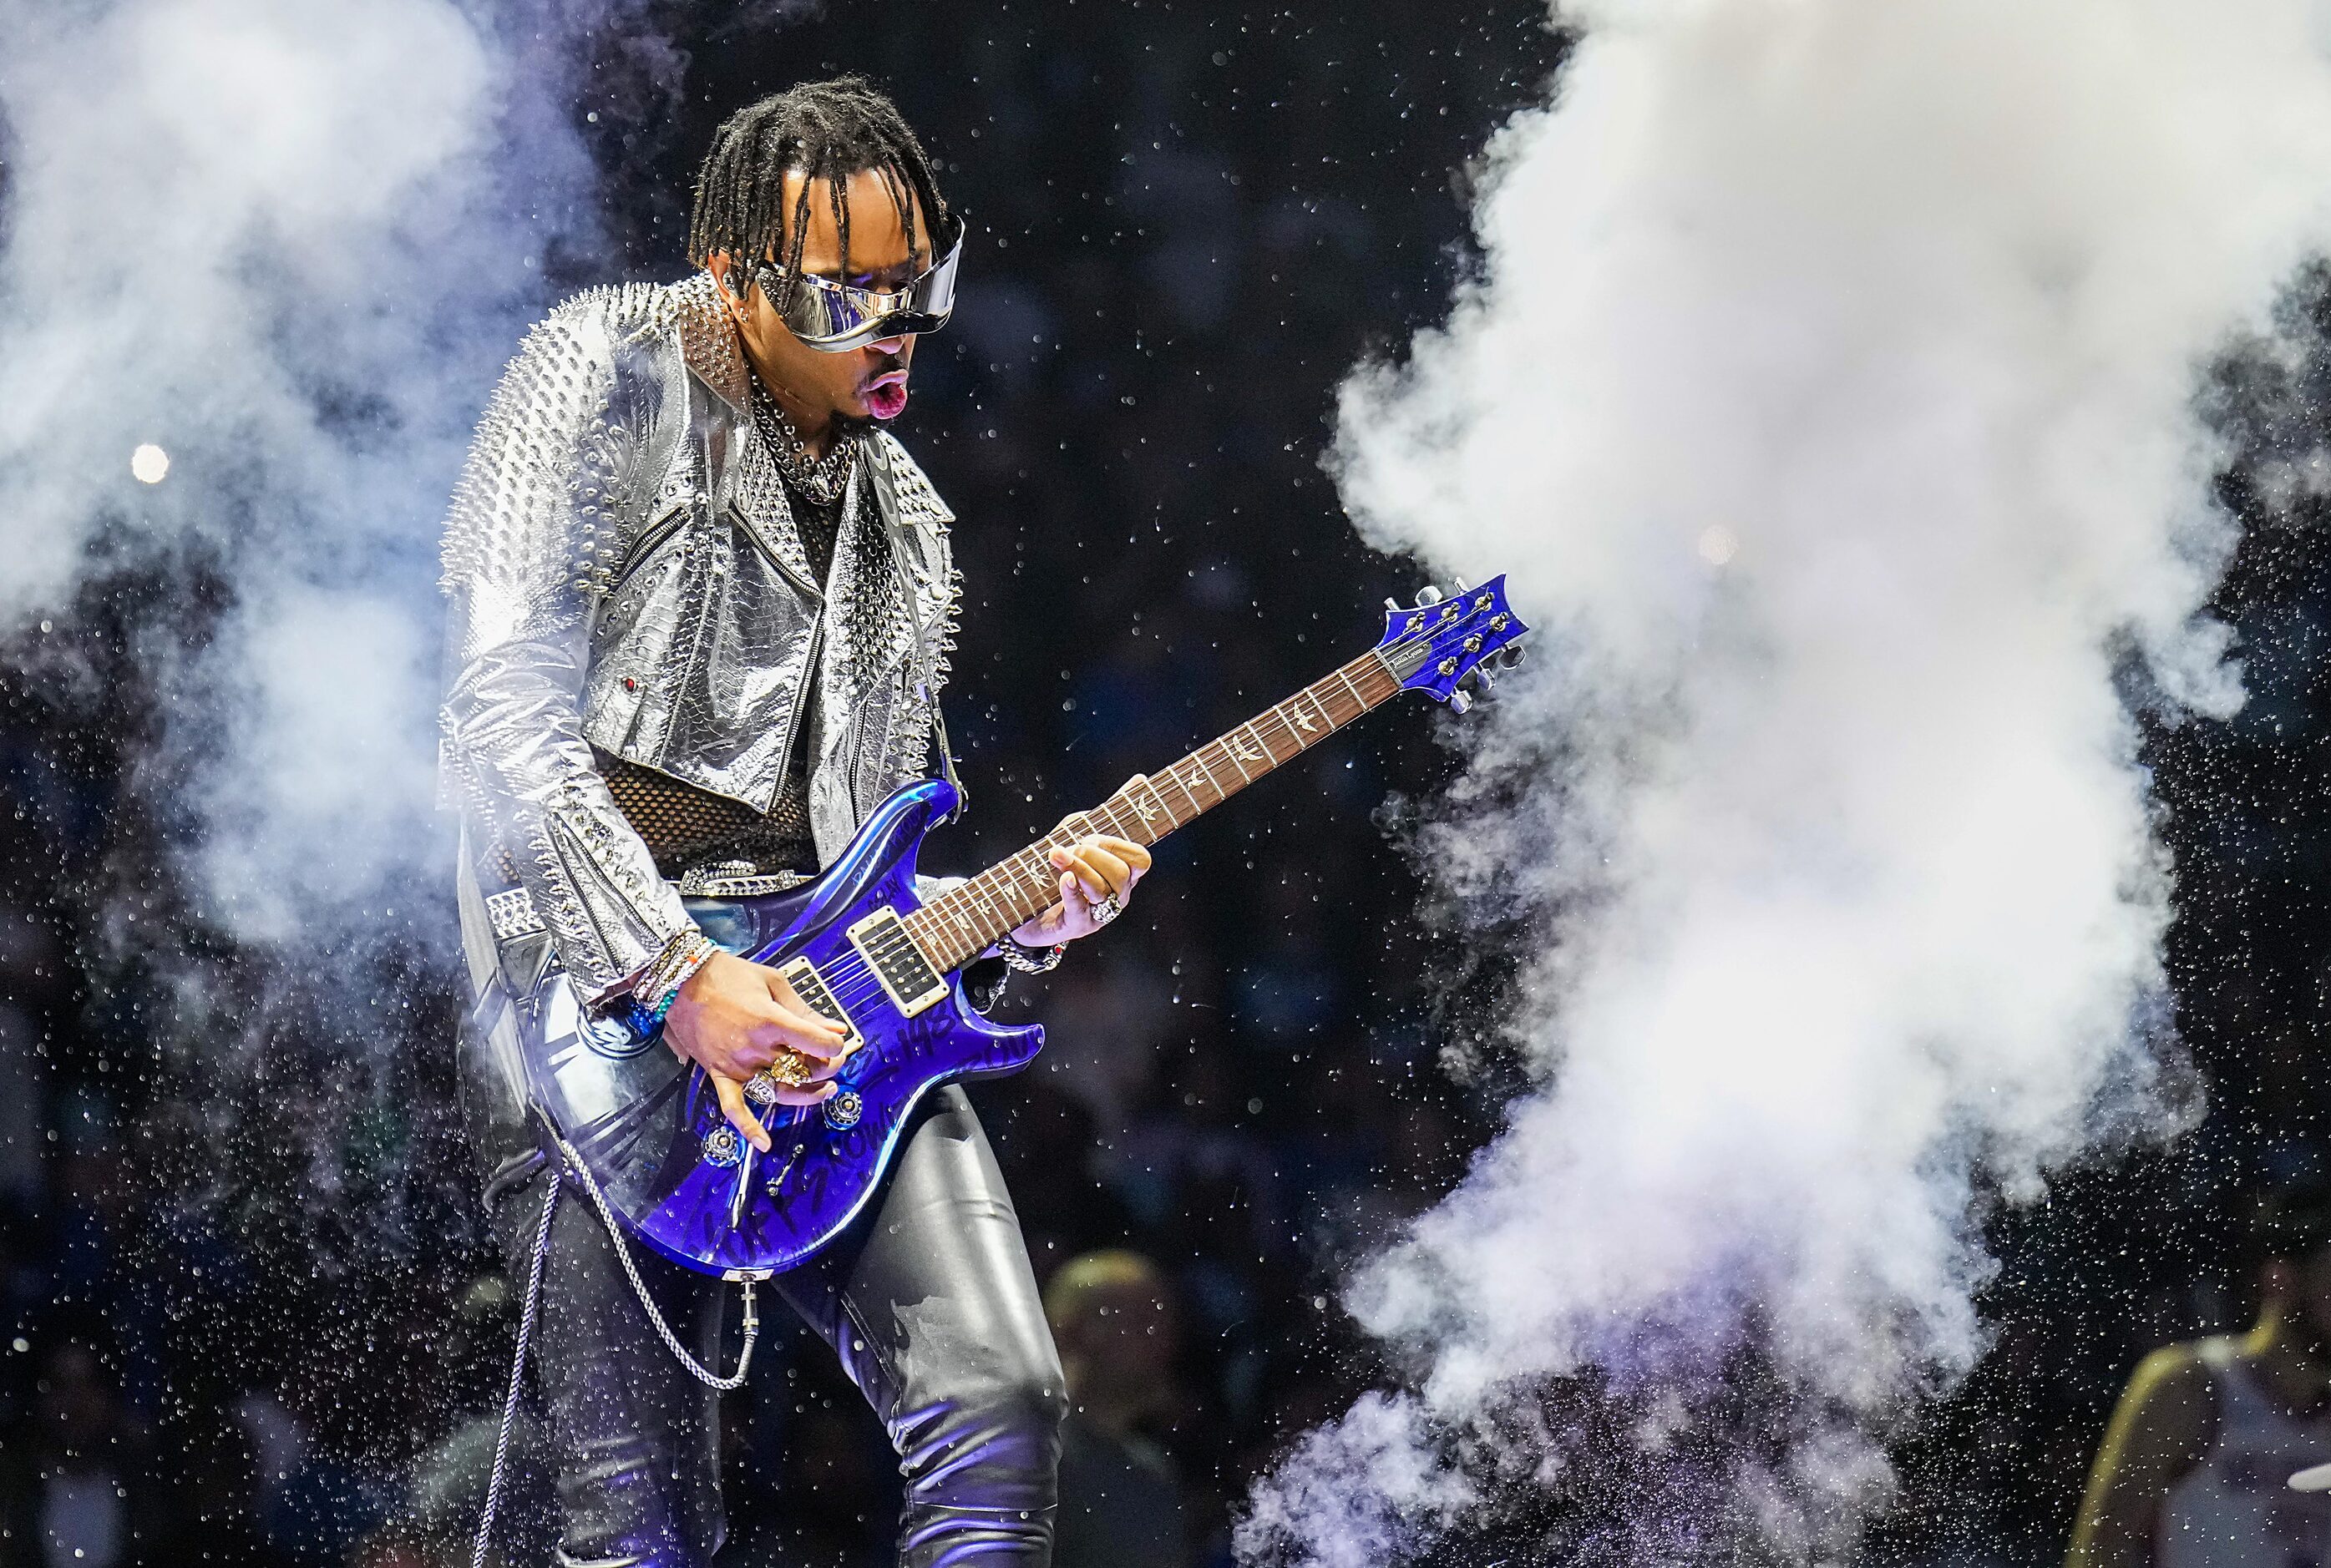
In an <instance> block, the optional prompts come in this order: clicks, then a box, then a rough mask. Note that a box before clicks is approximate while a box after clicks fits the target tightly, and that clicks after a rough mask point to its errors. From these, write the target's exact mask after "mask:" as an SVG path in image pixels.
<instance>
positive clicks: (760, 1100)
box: [745, 1050, 817, 1104]
mask: <svg viewBox="0 0 2331 1568" xmlns="http://www.w3.org/2000/svg"><path fill="white" fill-rule="evenodd" d="M816 1070H817V1068H816V1065H815V1064H814V1063H813V1062H812V1061H811V1060H810V1059H809V1058H808V1057H806V1056H804V1055H803V1054H802V1053H801V1052H800V1051H797V1050H781V1051H779V1052H778V1053H777V1060H775V1061H773V1062H771V1063H770V1064H769V1065H768V1066H766V1067H765V1068H763V1069H761V1070H760V1071H758V1072H756V1073H755V1074H754V1075H753V1076H752V1077H751V1078H748V1079H746V1080H745V1092H746V1095H747V1097H748V1098H751V1099H752V1100H754V1101H755V1102H756V1103H757V1104H766V1103H767V1102H768V1101H770V1100H772V1099H775V1098H776V1093H777V1086H778V1085H779V1084H783V1085H785V1087H786V1088H800V1087H801V1086H802V1085H804V1084H805V1083H807V1082H809V1080H810V1075H811V1074H812V1073H813V1072H815V1071H816ZM756 1088H757V1089H758V1090H759V1091H760V1092H759V1093H757V1094H756V1093H755V1092H754V1091H755V1090H756Z"/></svg>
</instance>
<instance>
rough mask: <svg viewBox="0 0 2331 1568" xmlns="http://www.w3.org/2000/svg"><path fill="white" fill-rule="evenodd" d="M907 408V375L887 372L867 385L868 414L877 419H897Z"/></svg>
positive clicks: (894, 371) (901, 371) (903, 372)
mask: <svg viewBox="0 0 2331 1568" xmlns="http://www.w3.org/2000/svg"><path fill="white" fill-rule="evenodd" d="M906 407H907V373H906V372H905V371H903V370H886V371H884V372H883V373H882V374H881V375H878V376H876V377H875V378H874V379H873V380H871V381H870V382H868V383H867V384H866V412H867V413H871V414H872V415H873V416H874V417H875V418H877V419H896V418H898V417H899V414H900V413H904V412H905V410H906Z"/></svg>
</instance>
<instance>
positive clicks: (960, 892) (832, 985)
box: [819, 611, 1479, 1012]
mask: <svg viewBox="0 0 2331 1568" xmlns="http://www.w3.org/2000/svg"><path fill="white" fill-rule="evenodd" d="M1475 613H1477V614H1478V613H1479V611H1476V612H1475ZM1431 641H1432V633H1423V632H1420V633H1412V634H1409V635H1406V636H1403V637H1401V638H1397V639H1395V640H1394V641H1392V642H1388V643H1385V644H1384V645H1382V646H1380V647H1378V648H1375V649H1372V650H1370V651H1369V654H1370V655H1373V656H1374V658H1375V662H1376V664H1377V666H1378V669H1379V670H1380V671H1381V672H1382V673H1384V674H1385V675H1388V676H1392V677H1393V678H1394V680H1395V682H1398V681H1399V679H1400V678H1399V676H1398V673H1397V671H1396V670H1394V668H1393V662H1392V659H1391V657H1390V655H1391V654H1393V653H1394V652H1399V651H1405V650H1406V649H1407V648H1410V647H1413V646H1415V645H1417V644H1420V643H1422V644H1426V645H1429V644H1430V643H1431ZM1367 657H1368V655H1364V656H1363V660H1365V658H1367ZM1352 662H1353V663H1359V662H1362V660H1353V661H1352ZM1371 673H1374V672H1371ZM1336 679H1341V680H1342V681H1343V682H1344V685H1345V686H1346V689H1349V690H1350V691H1351V693H1352V696H1353V699H1354V700H1355V702H1356V703H1357V704H1358V707H1357V708H1356V711H1355V712H1354V713H1353V714H1352V715H1351V716H1350V717H1347V718H1345V719H1342V720H1340V721H1339V720H1338V719H1337V718H1336V717H1335V716H1334V714H1333V713H1332V712H1331V711H1330V710H1329V709H1328V708H1327V704H1326V702H1325V701H1324V700H1322V699H1321V698H1319V697H1318V695H1317V694H1316V693H1314V692H1313V688H1314V687H1318V686H1324V685H1325V684H1327V682H1328V681H1330V680H1336ZM1402 689H1404V686H1403V685H1401V684H1396V685H1395V687H1394V689H1393V690H1392V691H1389V692H1386V693H1385V694H1384V697H1383V698H1378V699H1377V700H1376V702H1375V703H1370V702H1369V701H1368V700H1367V698H1365V695H1364V694H1362V693H1361V692H1360V690H1359V689H1358V688H1357V687H1356V686H1355V685H1354V684H1353V683H1352V679H1351V676H1350V674H1349V666H1348V665H1346V666H1343V667H1339V668H1338V669H1337V670H1335V671H1333V672H1332V673H1330V674H1329V675H1327V676H1324V677H1322V678H1321V679H1318V680H1316V681H1314V682H1312V684H1311V686H1309V687H1306V688H1304V689H1302V690H1300V691H1298V692H1296V693H1295V694H1294V695H1293V696H1291V697H1289V698H1284V699H1282V700H1281V701H1280V702H1278V703H1275V704H1273V705H1272V706H1271V708H1270V709H1269V710H1267V711H1266V712H1263V713H1261V714H1258V715H1256V716H1255V717H1252V718H1250V719H1248V720H1247V721H1246V722H1245V723H1243V724H1242V725H1239V726H1237V727H1233V728H1232V729H1230V730H1227V731H1225V732H1224V733H1223V735H1221V736H1216V737H1215V738H1214V739H1213V740H1211V741H1208V742H1207V743H1206V744H1205V745H1204V746H1199V747H1198V748H1197V749H1196V750H1195V751H1193V752H1191V753H1189V754H1187V755H1185V756H1184V757H1182V758H1180V759H1178V760H1177V761H1176V762H1175V763H1174V764H1172V765H1169V766H1168V767H1166V768H1165V769H1163V770H1161V772H1163V773H1165V774H1166V775H1168V776H1169V777H1171V778H1172V780H1173V782H1174V784H1175V786H1176V787H1177V788H1180V789H1182V792H1183V793H1184V794H1190V792H1189V789H1188V787H1187V785H1186V784H1185V781H1184V780H1183V779H1182V778H1181V777H1180V776H1179V774H1178V771H1177V770H1178V769H1179V768H1180V767H1181V766H1182V765H1183V764H1184V763H1188V762H1192V761H1195V762H1196V764H1197V765H1198V767H1199V769H1200V771H1201V772H1202V773H1203V774H1204V776H1205V778H1206V782H1207V784H1208V785H1209V787H1211V788H1212V789H1213V791H1214V794H1215V797H1216V799H1215V803H1216V804H1217V805H1219V804H1220V803H1222V802H1223V801H1226V800H1228V799H1229V798H1230V797H1231V795H1232V794H1236V793H1237V792H1236V791H1234V790H1225V789H1223V787H1222V786H1221V785H1220V784H1217V783H1215V782H1214V779H1213V774H1212V772H1211V771H1209V770H1207V769H1206V766H1205V763H1204V753H1205V752H1206V751H1207V750H1208V749H1209V748H1213V747H1219V748H1221V749H1222V750H1223V754H1224V755H1225V756H1227V757H1228V758H1229V759H1230V761H1231V765H1232V766H1233V767H1234V768H1236V769H1237V770H1238V772H1239V774H1240V776H1241V779H1242V784H1251V783H1252V782H1253V778H1252V775H1251V774H1248V773H1247V770H1246V768H1245V766H1244V765H1242V764H1241V763H1240V762H1239V760H1238V757H1237V755H1236V753H1235V751H1234V750H1233V749H1232V744H1231V743H1232V738H1233V737H1234V736H1237V735H1238V733H1239V731H1240V730H1244V731H1246V732H1247V735H1248V736H1249V738H1250V741H1251V744H1252V745H1253V746H1256V747H1258V748H1259V749H1260V750H1261V753H1262V755H1263V757H1264V758H1267V759H1268V760H1269V761H1270V767H1271V769H1276V768H1278V767H1280V766H1281V765H1282V764H1281V762H1280V758H1279V757H1278V755H1276V754H1275V753H1274V752H1273V751H1272V750H1271V746H1270V742H1269V741H1267V740H1265V739H1264V738H1263V736H1262V733H1261V727H1262V726H1266V725H1269V724H1271V723H1274V722H1275V723H1276V724H1277V725H1278V727H1279V728H1280V731H1281V732H1282V733H1283V734H1284V735H1285V736H1286V737H1287V742H1288V744H1289V746H1291V748H1292V749H1291V750H1290V751H1289V754H1288V760H1289V761H1291V760H1293V759H1294V758H1295V757H1297V756H1299V755H1302V754H1303V753H1304V752H1306V751H1308V750H1309V749H1310V747H1311V746H1315V745H1317V744H1318V742H1319V741H1320V740H1322V739H1325V738H1326V736H1314V737H1313V738H1311V739H1309V740H1307V739H1305V737H1304V736H1303V734H1302V732H1301V731H1299V729H1298V728H1297V727H1296V726H1295V724H1294V723H1293V722H1291V720H1290V719H1289V716H1288V715H1287V714H1286V713H1283V712H1282V711H1281V709H1283V708H1286V707H1287V706H1288V705H1289V703H1293V702H1299V701H1300V700H1301V698H1303V697H1304V696H1305V695H1306V693H1312V706H1313V708H1315V709H1317V710H1318V713H1319V715H1320V717H1323V718H1325V719H1326V720H1327V734H1330V735H1332V734H1333V733H1335V731H1336V730H1337V729H1340V728H1342V727H1344V726H1345V725H1348V724H1351V723H1353V722H1355V721H1356V720H1358V719H1359V718H1362V717H1365V716H1366V715H1367V714H1368V713H1369V712H1371V711H1373V710H1374V708H1375V707H1377V706H1380V705H1381V704H1382V703H1383V702H1384V701H1385V700H1388V699H1389V698H1392V697H1394V696H1396V695H1398V694H1399V692H1400V690H1402ZM1266 771H1267V772H1268V771H1270V770H1266ZM1152 799H1153V800H1156V799H1157V796H1156V792H1154V791H1153V792H1152ZM1114 800H1115V797H1112V798H1111V801H1104V802H1102V803H1100V804H1099V805H1098V806H1094V807H1091V808H1089V809H1088V810H1086V811H1081V812H1078V813H1074V814H1073V815H1072V816H1071V817H1070V819H1069V822H1068V823H1063V824H1062V826H1061V827H1060V828H1055V829H1054V830H1053V831H1052V832H1051V833H1048V834H1046V835H1045V836H1044V837H1043V838H1042V839H1040V840H1038V841H1036V843H1034V844H1032V845H1031V846H1029V847H1028V848H1026V849H1023V850H1021V851H1018V852H1017V853H1015V854H1013V855H1012V856H1009V857H1007V858H1006V859H1005V860H1003V861H1000V862H998V863H997V864H996V865H995V866H992V867H990V868H988V870H985V871H982V872H980V873H978V875H977V876H976V877H975V878H968V879H966V880H965V881H964V882H963V883H959V884H957V885H956V887H954V888H950V889H947V891H946V892H944V893H942V894H940V895H939V896H938V897H937V898H933V899H932V900H931V901H930V902H929V903H928V904H926V905H923V906H921V912H930V913H934V914H936V915H937V916H939V917H941V918H942V919H945V918H947V917H948V916H949V915H950V914H951V913H955V912H959V910H960V906H961V905H962V904H963V903H964V902H965V901H966V898H967V897H968V898H977V899H980V900H982V901H985V894H986V892H987V891H988V889H981V890H980V891H979V892H977V893H975V894H969V895H967V894H966V889H967V888H969V886H970V884H971V883H972V882H974V881H978V880H981V879H992V878H994V877H995V875H996V873H997V872H999V871H1000V872H1002V873H1003V879H1004V882H1005V884H1006V885H1007V887H1008V888H1009V889H1010V890H1011V891H1012V892H1013V893H1017V892H1019V891H1020V890H1021V889H1020V883H1021V880H1022V878H1023V875H1024V876H1026V877H1027V878H1028V879H1031V880H1035V879H1039V878H1040V877H1042V873H1041V872H1039V871H1038V870H1036V868H1035V867H1034V866H1033V865H1032V864H1027V863H1026V862H1027V861H1028V860H1030V858H1031V856H1032V854H1033V852H1034V851H1037V850H1040V849H1048V848H1054V847H1065V846H1064V845H1055V843H1054V841H1055V840H1057V839H1060V838H1061V835H1062V834H1063V832H1067V831H1068V829H1069V825H1070V823H1074V822H1078V821H1080V820H1082V821H1083V822H1085V823H1086V825H1088V826H1089V825H1090V824H1091V822H1092V821H1093V820H1094V819H1095V818H1098V817H1104V816H1105V817H1107V818H1108V819H1109V825H1110V826H1112V827H1116V828H1118V829H1119V830H1120V831H1122V829H1123V828H1124V826H1125V824H1124V823H1123V822H1120V821H1118V818H1119V817H1120V816H1121V807H1119V806H1117V805H1115V804H1113V803H1112V802H1113V801H1114ZM1190 800H1191V804H1192V805H1193V806H1195V807H1197V810H1196V811H1195V812H1194V813H1192V815H1191V817H1190V818H1185V819H1178V820H1177V819H1175V817H1174V815H1173V813H1171V812H1170V811H1167V812H1166V817H1167V820H1168V821H1169V822H1172V826H1173V828H1174V829H1178V828H1179V827H1181V826H1182V825H1183V822H1185V821H1190V820H1194V818H1195V817H1196V816H1197V815H1199V814H1201V813H1204V811H1206V810H1207V809H1209V808H1207V807H1206V806H1204V804H1202V803H1200V802H1199V801H1198V799H1197V797H1196V796H1194V795H1191V796H1190ZM1127 803H1130V802H1129V800H1128V802H1127ZM1159 804H1160V806H1161V809H1162V807H1163V803H1162V801H1160V802H1159ZM1168 831H1169V832H1170V831H1172V829H1169V830H1168ZM1159 837H1161V838H1162V837H1164V835H1163V834H1160V835H1159ZM1068 841H1070V842H1073V841H1074V836H1073V834H1072V833H1071V834H1070V838H1069V840H1068ZM1045 880H1046V882H1047V883H1048V884H1049V879H1045ZM1006 908H1009V906H1008V905H1007V906H1006ZM988 913H989V916H990V917H991V918H992V917H993V916H994V910H993V909H992V908H991V909H990V910H989V911H988ZM1039 913H1041V911H1039ZM901 935H906V936H907V939H908V941H909V944H910V945H911V946H912V948H913V951H914V954H915V955H916V956H917V957H918V958H920V959H921V960H922V961H923V962H924V963H925V964H926V965H929V966H930V967H931V968H932V969H933V970H934V971H938V972H941V973H944V972H945V970H944V968H943V967H942V965H937V964H935V963H933V962H932V961H931V959H930V956H929V955H928V954H925V953H923V952H922V950H921V946H920V944H919V943H916V942H914V939H913V937H912V936H911V935H910V934H906V933H901ZM851 952H852V954H853V955H854V954H855V953H856V949H854V948H853V949H852V950H851ZM849 967H850V968H851V969H854V970H857V971H859V973H857V974H848V975H846V977H845V975H844V972H842V971H839V970H837V971H836V972H834V973H833V974H828V973H827V972H825V971H823V970H821V971H819V975H820V978H821V979H822V980H823V982H824V984H825V986H826V990H827V992H828V993H829V994H831V995H832V996H833V998H834V1001H835V1003H836V1005H838V1006H840V1007H841V1008H842V1010H843V1011H844V1012H850V1011H852V1010H854V1009H856V1008H858V1007H860V1006H862V1005H863V1004H865V1003H868V1002H870V1001H872V1000H874V999H875V998H876V997H878V996H879V995H880V994H881V993H883V992H884V991H885V990H886V987H884V986H883V984H882V983H881V978H880V974H877V973H875V972H874V970H873V967H872V966H871V965H866V964H863V963H862V962H857V961H852V963H851V964H850V965H849ZM948 967H952V966H948ZM870 982H871V984H869V983H870Z"/></svg>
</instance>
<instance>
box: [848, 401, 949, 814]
mask: <svg viewBox="0 0 2331 1568" xmlns="http://www.w3.org/2000/svg"><path fill="white" fill-rule="evenodd" d="M861 456H863V457H864V458H865V460H866V466H867V470H868V471H869V472H870V473H871V475H872V476H873V480H874V485H873V489H874V506H875V509H876V510H878V511H880V513H881V514H882V531H883V533H884V534H885V535H887V536H888V537H889V538H890V560H891V564H892V565H895V566H896V567H897V568H898V571H899V586H900V587H901V588H902V589H904V590H905V591H906V594H907V624H908V626H909V629H910V630H911V631H912V632H913V633H914V638H915V660H916V662H917V663H918V665H919V666H920V667H921V669H922V671H923V677H924V678H923V679H922V680H921V682H920V694H921V696H922V698H923V700H924V701H925V702H927V703H928V704H929V705H930V709H931V736H932V738H933V739H935V740H937V742H938V750H939V776H940V777H941V778H943V779H945V780H947V783H948V784H949V785H951V786H952V787H953V788H954V790H955V810H953V811H951V812H949V813H947V821H948V822H953V821H955V820H956V818H957V817H959V816H961V815H963V813H965V811H966V810H967V809H968V808H969V807H970V805H971V794H970V792H969V791H967V790H966V789H965V788H964V787H963V779H962V777H961V776H960V775H958V774H956V771H955V746H953V745H952V744H951V743H950V742H949V741H948V739H947V712H946V710H945V709H944V708H941V707H940V705H939V697H938V693H937V692H936V691H933V690H932V689H931V688H930V680H929V677H930V676H931V675H933V674H935V673H936V672H937V670H936V666H934V665H933V663H932V661H931V645H930V638H929V635H928V633H927V632H925V631H924V630H923V618H922V616H921V614H920V613H918V608H917V603H916V598H915V576H916V573H917V571H918V565H917V557H918V556H919V554H920V552H918V551H917V550H916V549H915V547H914V546H915V542H914V537H913V534H914V531H913V530H912V529H911V528H909V527H908V526H907V524H906V521H905V519H903V518H901V517H900V516H899V491H898V487H897V484H896V481H895V480H893V479H892V478H891V474H890V453H888V452H887V451H884V450H883V449H882V443H881V442H880V440H876V439H869V440H867V441H866V442H864V443H863V446H862V448H861Z"/></svg>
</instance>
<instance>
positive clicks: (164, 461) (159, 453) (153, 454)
mask: <svg viewBox="0 0 2331 1568" xmlns="http://www.w3.org/2000/svg"><path fill="white" fill-rule="evenodd" d="M129 471H130V472H131V473H132V474H134V475H136V476H137V478H138V482H139V483H140V484H148V485H158V484H160V483H161V482H162V480H164V479H165V478H166V477H167V476H168V474H169V472H170V454H169V453H168V452H166V451H163V450H162V449H161V448H160V447H158V446H156V445H155V444H154V443H153V442H150V441H149V442H146V443H145V444H144V445H142V446H140V447H139V448H138V450H137V451H133V452H131V453H130V454H129Z"/></svg>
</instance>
